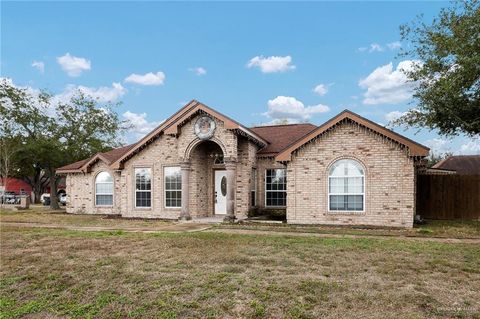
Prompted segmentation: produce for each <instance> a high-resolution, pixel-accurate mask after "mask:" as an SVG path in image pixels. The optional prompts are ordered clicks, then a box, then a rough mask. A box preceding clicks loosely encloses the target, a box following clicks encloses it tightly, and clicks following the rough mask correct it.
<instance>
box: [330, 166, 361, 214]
mask: <svg viewBox="0 0 480 319" xmlns="http://www.w3.org/2000/svg"><path fill="white" fill-rule="evenodd" d="M328 202H329V204H328V205H329V210H330V211H363V210H364V206H365V173H364V171H363V167H362V165H361V164H360V163H359V162H357V161H355V160H352V159H341V160H338V161H336V162H335V163H334V164H333V165H332V167H331V168H330V171H329V174H328Z"/></svg>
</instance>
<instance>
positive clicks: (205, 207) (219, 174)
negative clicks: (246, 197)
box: [188, 140, 227, 216]
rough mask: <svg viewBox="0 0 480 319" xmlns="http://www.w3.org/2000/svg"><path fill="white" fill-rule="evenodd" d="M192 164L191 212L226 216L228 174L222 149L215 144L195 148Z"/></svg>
mask: <svg viewBox="0 0 480 319" xmlns="http://www.w3.org/2000/svg"><path fill="white" fill-rule="evenodd" d="M188 159H189V162H190V185H189V193H190V194H191V195H190V203H189V206H190V212H191V213H192V214H193V215H194V216H212V215H225V214H226V213H227V174H226V170H225V163H224V152H223V150H222V147H221V146H220V145H219V144H217V143H216V142H214V141H212V140H208V141H201V142H199V143H197V144H196V145H194V146H193V148H192V150H191V151H190V154H189V158H188Z"/></svg>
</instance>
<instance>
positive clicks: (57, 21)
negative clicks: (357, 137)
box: [0, 1, 480, 154]
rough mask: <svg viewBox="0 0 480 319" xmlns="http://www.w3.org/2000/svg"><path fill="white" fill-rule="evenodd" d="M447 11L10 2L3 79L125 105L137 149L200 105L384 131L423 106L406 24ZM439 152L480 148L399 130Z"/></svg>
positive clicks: (249, 122) (357, 5) (262, 118)
mask: <svg viewBox="0 0 480 319" xmlns="http://www.w3.org/2000/svg"><path fill="white" fill-rule="evenodd" d="M449 5H450V4H449V3H448V2H426V1H424V2H301V3H294V2H205V3H199V2H113V1H110V2H93V1H92V2H82V3H80V2H5V1H2V2H1V52H0V53H1V56H0V68H1V69H0V75H1V77H6V78H10V79H11V80H12V81H13V83H14V84H15V85H17V86H21V87H29V88H32V89H46V90H48V91H50V92H51V93H52V94H55V95H57V96H58V97H59V98H68V97H69V96H71V94H72V92H74V91H75V90H76V89H81V90H83V91H84V92H86V93H88V94H90V95H92V96H94V97H96V98H97V99H98V100H99V102H100V103H104V102H113V103H116V102H121V105H120V106H118V107H117V108H116V112H118V114H119V116H120V117H121V118H122V119H125V120H129V121H131V123H132V124H133V128H132V130H131V131H130V132H129V133H128V134H127V135H126V137H125V139H126V140H127V141H128V142H135V141H136V140H137V139H139V138H140V137H142V136H143V135H145V134H146V133H148V132H149V131H150V130H152V129H154V128H155V127H156V126H157V125H159V124H160V123H161V122H162V121H163V120H165V119H166V118H168V117H169V116H170V115H172V114H173V113H174V112H176V111H177V110H178V109H179V108H180V107H182V106H183V105H184V104H186V103H187V102H188V101H190V100H192V99H196V100H198V101H200V102H203V103H205V104H206V105H208V106H210V107H212V108H214V109H216V110H217V111H219V112H221V113H223V114H225V115H227V116H230V117H232V118H233V119H235V120H237V121H239V122H240V123H242V124H244V125H245V126H253V125H265V124H272V123H276V122H278V121H279V120H283V119H288V121H289V122H311V123H314V124H317V125H319V124H322V123H323V122H325V121H327V120H329V119H330V118H332V117H333V116H335V115H336V114H338V113H339V112H341V111H342V110H344V109H349V110H351V111H353V112H356V113H358V114H360V115H362V116H364V117H367V118H369V119H371V120H373V121H375V122H377V123H379V124H382V125H387V124H388V122H389V121H390V120H392V119H394V118H396V117H398V116H399V115H400V114H402V112H405V111H406V110H408V109H409V108H412V107H414V106H415V101H413V100H412V88H413V87H412V84H411V83H408V82H406V79H405V76H404V75H403V73H402V72H401V69H406V68H408V67H409V66H411V65H412V63H414V61H412V59H411V58H405V57H399V56H398V53H399V51H400V49H401V48H405V47H408V45H409V44H408V43H402V42H401V39H400V32H399V26H400V25H402V24H404V23H408V22H411V21H412V20H413V19H414V18H415V17H416V16H417V15H419V14H423V15H424V17H423V19H424V21H425V22H429V21H431V19H432V18H433V17H434V16H435V15H437V14H438V12H439V10H440V9H441V8H442V7H445V6H449ZM395 131H396V132H398V133H401V134H404V135H405V136H407V137H410V138H412V139H414V140H415V141H417V142H419V143H422V144H424V145H427V146H429V147H430V148H432V150H433V151H434V152H435V153H436V154H440V153H444V152H454V153H457V154H480V138H478V137H477V138H467V137H465V136H459V137H456V138H454V139H447V138H445V137H441V136H439V135H438V134H437V133H436V132H435V131H429V130H428V129H422V130H420V131H418V130H416V129H407V130H405V128H401V127H400V128H395Z"/></svg>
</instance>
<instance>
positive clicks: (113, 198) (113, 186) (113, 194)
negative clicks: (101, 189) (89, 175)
mask: <svg viewBox="0 0 480 319" xmlns="http://www.w3.org/2000/svg"><path fill="white" fill-rule="evenodd" d="M103 172H105V173H108V174H109V175H110V177H111V178H112V182H111V183H110V182H98V183H97V177H98V175H100V173H103ZM97 184H112V193H111V194H110V193H97ZM93 190H94V194H95V198H94V200H95V207H113V204H114V203H115V179H114V178H113V175H112V173H111V172H108V171H100V172H98V173H97V174H96V175H95V178H94V179H93ZM97 195H111V196H112V204H111V205H101V204H97Z"/></svg>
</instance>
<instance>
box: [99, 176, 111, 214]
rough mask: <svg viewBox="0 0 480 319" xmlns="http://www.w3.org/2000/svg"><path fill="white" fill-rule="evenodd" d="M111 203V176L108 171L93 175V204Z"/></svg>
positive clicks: (109, 204)
mask: <svg viewBox="0 0 480 319" xmlns="http://www.w3.org/2000/svg"><path fill="white" fill-rule="evenodd" d="M112 205H113V178H112V175H110V173H108V172H100V173H98V175H97V176H96V177H95V206H112Z"/></svg>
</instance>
